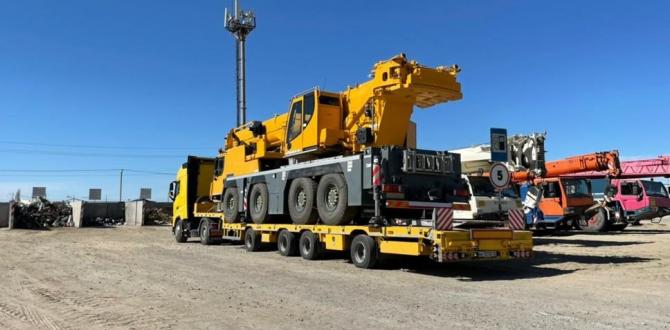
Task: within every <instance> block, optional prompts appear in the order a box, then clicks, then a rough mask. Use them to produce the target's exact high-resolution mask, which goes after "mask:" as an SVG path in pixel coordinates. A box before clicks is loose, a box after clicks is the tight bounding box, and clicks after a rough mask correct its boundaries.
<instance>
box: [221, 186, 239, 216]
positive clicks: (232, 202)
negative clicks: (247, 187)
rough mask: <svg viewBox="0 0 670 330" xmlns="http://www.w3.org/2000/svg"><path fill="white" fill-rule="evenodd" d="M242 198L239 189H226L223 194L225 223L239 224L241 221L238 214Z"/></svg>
mask: <svg viewBox="0 0 670 330" xmlns="http://www.w3.org/2000/svg"><path fill="white" fill-rule="evenodd" d="M239 199H240V196H239V194H238V193H237V188H226V191H224V192H223V221H225V222H227V223H237V222H239V221H240V213H239V212H238V205H239Z"/></svg>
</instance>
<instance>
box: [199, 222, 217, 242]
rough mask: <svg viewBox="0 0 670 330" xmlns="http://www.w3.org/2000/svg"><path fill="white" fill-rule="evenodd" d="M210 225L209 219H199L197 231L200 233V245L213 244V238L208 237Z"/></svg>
mask: <svg viewBox="0 0 670 330" xmlns="http://www.w3.org/2000/svg"><path fill="white" fill-rule="evenodd" d="M210 226H211V224H210V220H209V219H202V221H200V228H198V229H199V230H198V231H199V233H200V244H202V245H214V244H215V243H216V241H215V240H213V239H212V238H211V237H209V229H210Z"/></svg>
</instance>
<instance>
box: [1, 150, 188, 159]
mask: <svg viewBox="0 0 670 330" xmlns="http://www.w3.org/2000/svg"><path fill="white" fill-rule="evenodd" d="M0 152H6V153H15V154H39V155H51V156H68V157H111V158H184V155H150V154H107V153H95V152H91V153H85V152H70V151H52V150H23V149H0Z"/></svg>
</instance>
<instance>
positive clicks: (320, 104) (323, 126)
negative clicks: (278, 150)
mask: <svg viewBox="0 0 670 330" xmlns="http://www.w3.org/2000/svg"><path fill="white" fill-rule="evenodd" d="M342 115H343V114H342V100H341V97H340V94H337V93H329V92H324V91H321V90H318V89H313V90H310V91H309V92H307V93H304V94H302V95H299V96H296V97H294V98H293V99H291V106H290V108H289V117H288V121H287V122H286V138H285V141H284V148H283V149H284V150H285V157H287V158H295V157H297V158H311V157H313V156H311V155H313V154H315V153H316V152H317V151H321V152H323V151H325V150H328V148H329V147H334V146H336V145H337V144H338V142H339V140H340V139H341V138H343V136H344V135H343V133H342V117H343V116H342Z"/></svg>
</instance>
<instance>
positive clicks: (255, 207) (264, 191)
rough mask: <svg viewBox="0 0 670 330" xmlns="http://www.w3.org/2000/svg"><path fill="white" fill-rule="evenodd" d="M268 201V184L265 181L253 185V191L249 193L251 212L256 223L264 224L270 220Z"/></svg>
mask: <svg viewBox="0 0 670 330" xmlns="http://www.w3.org/2000/svg"><path fill="white" fill-rule="evenodd" d="M268 201H269V198H268V186H267V185H266V184H265V183H257V184H255V185H253V187H251V193H249V214H250V215H251V220H252V221H253V222H254V223H257V224H263V223H269V222H270V221H269V220H270V219H269V216H268Z"/></svg>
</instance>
